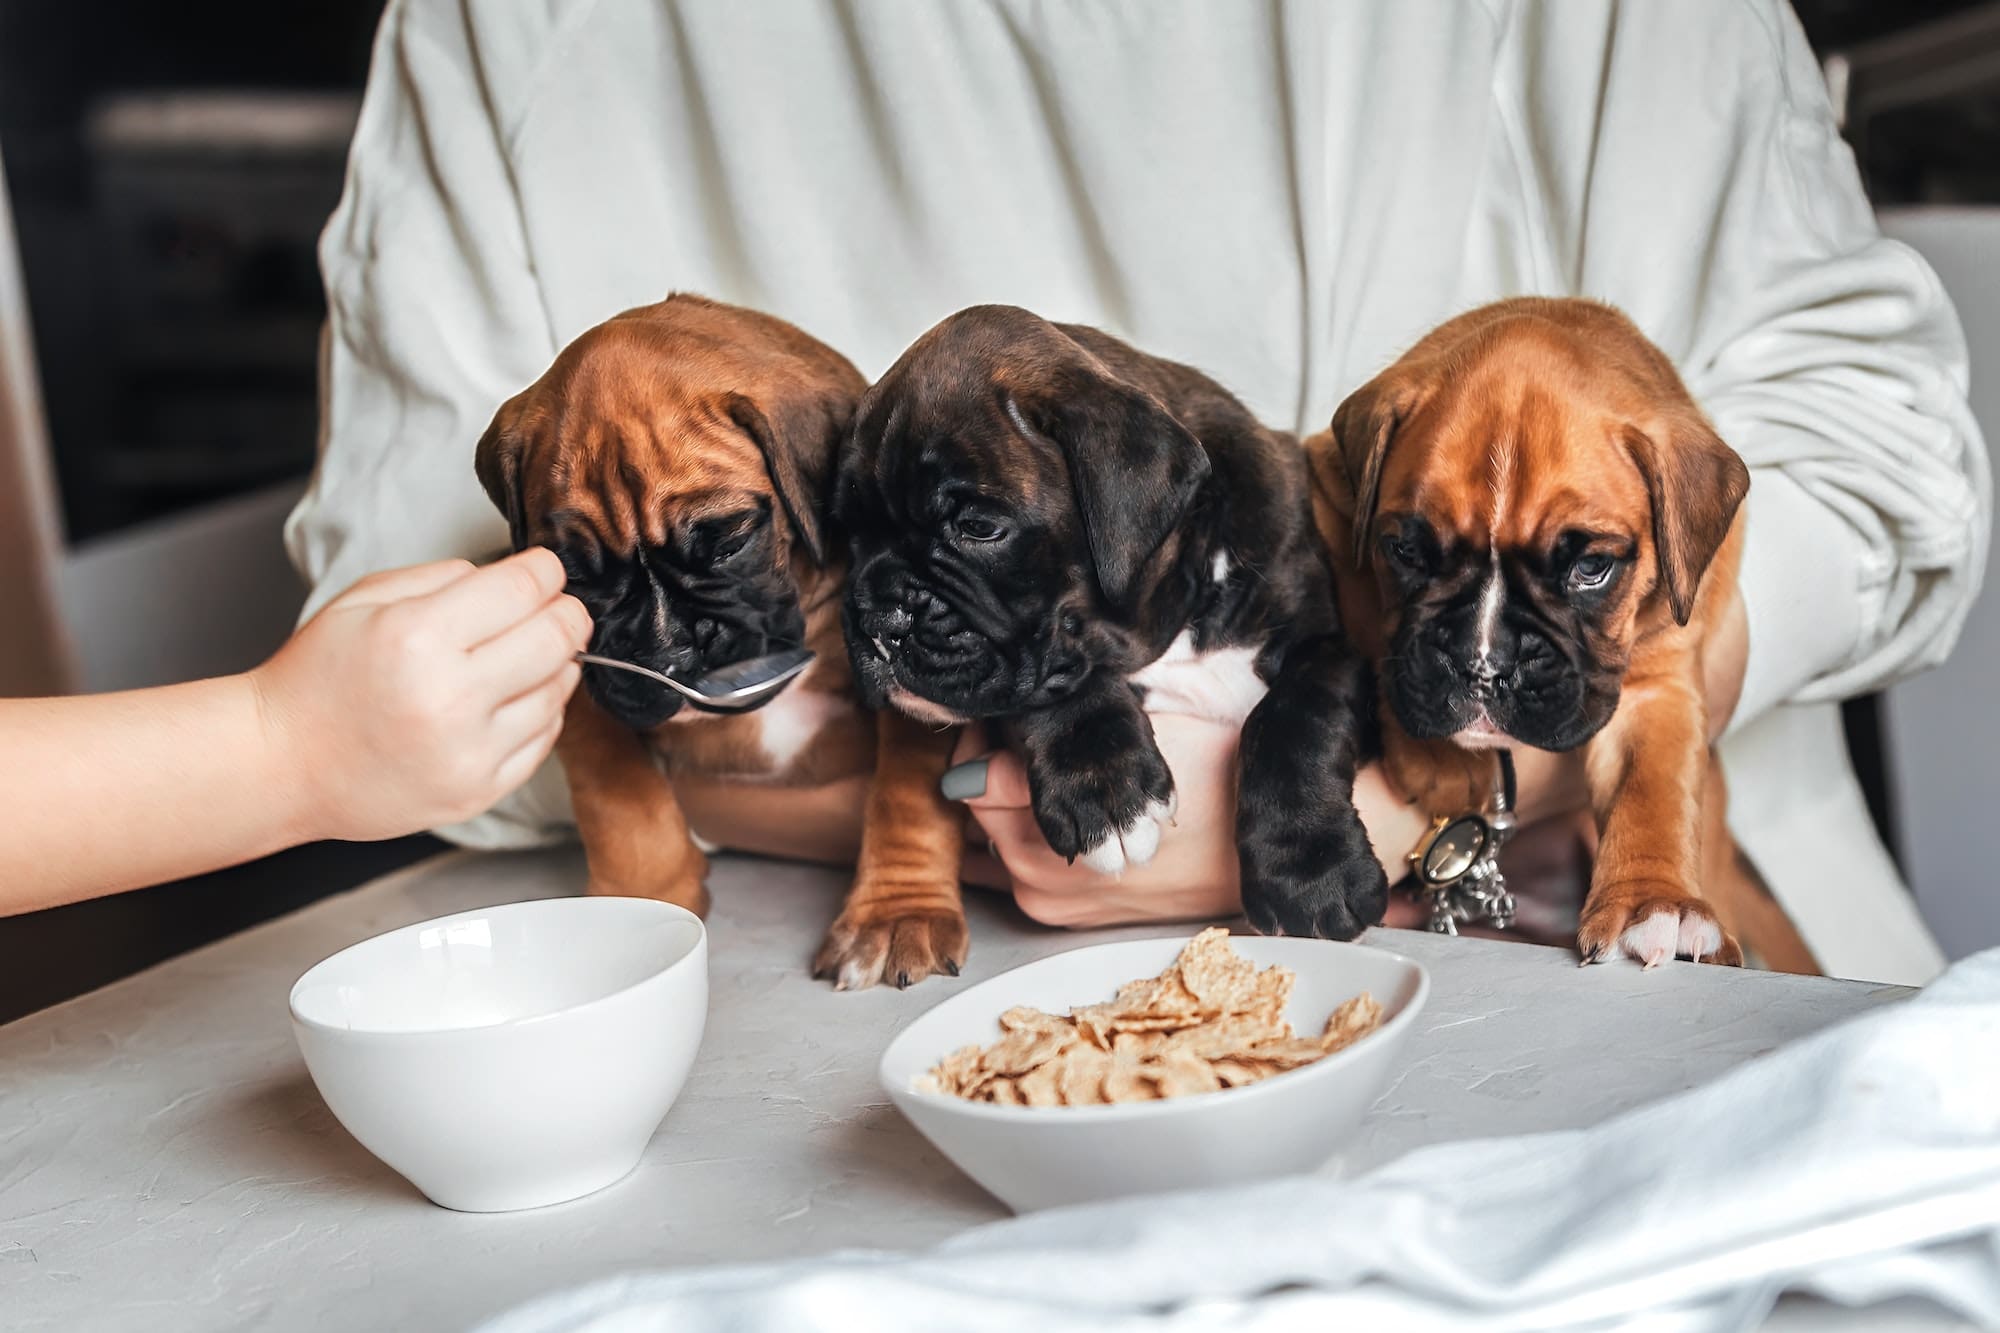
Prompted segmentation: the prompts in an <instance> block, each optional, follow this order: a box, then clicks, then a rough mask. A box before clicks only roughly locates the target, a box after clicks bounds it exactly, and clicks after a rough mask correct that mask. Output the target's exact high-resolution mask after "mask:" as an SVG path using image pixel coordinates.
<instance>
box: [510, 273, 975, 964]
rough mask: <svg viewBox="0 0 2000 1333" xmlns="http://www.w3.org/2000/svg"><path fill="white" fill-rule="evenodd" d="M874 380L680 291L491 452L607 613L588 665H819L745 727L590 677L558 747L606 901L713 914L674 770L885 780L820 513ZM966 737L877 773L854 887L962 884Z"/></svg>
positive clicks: (515, 516) (596, 333)
mask: <svg viewBox="0 0 2000 1333" xmlns="http://www.w3.org/2000/svg"><path fill="white" fill-rule="evenodd" d="M866 387H867V386H866V384H865V382H864V381H863V379H862V377H861V375H860V374H859V372H857V371H856V370H855V369H854V367H853V366H851V365H850V364H848V362H847V360H846V359H845V358H844V357H842V356H841V355H840V354H839V353H837V352H835V351H834V350H833V349H831V348H829V347H827V346H825V345H824V344H822V343H820V342H818V341H816V340H814V339H813V338H811V337H808V336H807V335H806V334H804V333H802V332H800V331H799V330H798V329H796V328H794V327H792V326H791V325H789V324H786V323H784V322H783V321H782V320H778V319H774V318H772V317H771V316H769V315H763V314H759V313H757V312H755V311H752V310H745V309H741V308H738V307H735V306H727V305H721V304H718V303H716V302H713V301H708V300H704V299H702V298H701V297H697V296H687V295H676V296H672V297H669V298H668V299H667V300H665V301H662V302H660V303H659V304H658V305H652V306H645V307H642V308H640V309H637V310H630V311H627V312H625V313H624V314H622V315H619V316H617V317H615V318H613V319H610V320H607V321H606V322H605V323H603V324H600V325H598V326H597V327H596V328H594V329H591V330H590V331H589V332H587V333H585V334H584V335H583V336H581V337H580V338H578V339H577V340H576V341H575V342H574V343H572V344H570V346H568V347H567V348H565V349H564V350H563V352H562V354H561V355H560V356H558V357H557V358H556V361H555V364H554V365H553V366H551V367H550V368H549V370H548V372H547V373H546V374H544V375H543V376H542V378H541V379H539V380H537V381H536V382H535V383H534V384H532V385H530V386H529V387H528V388H527V389H525V390H523V391H522V392H521V393H519V394H517V395H516V396H515V397H513V398H512V399H510V400H508V402H507V403H506V404H504V405H503V406H502V407H501V408H500V410H499V412H498V414H497V415H495V417H494V419H493V424H492V425H491V427H489V428H488V430H487V432H486V435H485V437H484V438H483V439H482V440H481V441H480V443H479V449H478V456H477V468H478V473H479V478H480V480H481V482H482V483H483V484H484V485H485V487H486V491H487V494H488V495H490V496H491V497H492V499H493V502H494V504H495V505H497V506H498V507H499V508H500V510H501V512H502V513H504V514H506V515H507V519H508V524H509V527H510V529H511V532H512V537H513V544H514V546H515V548H516V549H519V548H521V547H524V546H528V545H542V546H547V547H550V548H551V549H553V550H554V551H555V552H556V554H557V555H559V556H560V557H561V558H562V561H563V564H564V566H565V567H566V568H567V569H568V571H569V579H570V582H569V589H570V591H571V592H572V593H574V594H575V595H576V596H577V597H579V598H580V599H581V600H582V601H583V602H584V604H585V605H586V606H587V607H588V608H589V609H590V613H591V615H592V617H593V618H594V620H595V622H596V628H595V630H594V632H593V635H592V638H591V650H592V651H593V652H596V653H600V654H603V655H605V656H608V657H617V658H623V659H625V660H627V661H631V662H637V663H639V664H640V665H642V666H648V667H652V668H653V669H655V670H659V671H666V672H669V673H671V674H675V675H679V676H682V677H693V676H697V675H700V674H702V673H703V672H706V671H709V670H713V669H715V668H717V667H722V666H726V665H728V664H730V663H733V662H740V661H743V660H745V659H747V658H751V657H756V656H759V655H761V654H764V653H767V652H771V651H775V650H777V649H779V648H783V647H789V646H795V645H798V644H804V645H805V646H806V647H809V648H811V649H812V650H813V651H814V652H815V653H816V654H817V655H818V656H817V660H816V661H815V662H814V663H813V665H812V667H811V668H810V669H809V670H808V671H807V672H806V674H805V675H804V676H803V677H801V678H800V679H798V680H797V681H795V682H794V683H793V684H792V685H790V686H789V687H788V688H786V689H785V690H784V691H783V692H782V693H780V694H779V695H778V696H777V697H776V699H775V700H773V701H772V702H770V703H767V704H766V705H764V706H763V707H762V708H761V709H759V710H758V711H755V712H752V713H746V714H741V715H738V716H730V717H718V716H712V715H706V714H701V713H696V712H694V711H692V710H691V709H688V708H687V707H685V706H684V705H683V703H682V701H681V699H680V698H679V696H677V695H675V694H673V693H672V692H670V691H668V690H666V689H664V688H662V687H659V686H657V685H654V684H652V683H651V682H647V681H644V680H642V679H639V678H637V677H633V676H630V675H628V674H626V673H622V672H613V671H607V670H605V669H603V668H600V667H590V668H587V669H586V671H585V673H584V684H585V688H584V689H580V690H578V691H577V693H576V695H575V696H574V698H573V699H572V701H571V704H570V709H569V714H568V717H567V719H566V722H565V725H564V728H563V735H562V739H561V741H560V742H559V743H558V746H557V754H558V756H559V757H560V759H561V762H562V765H563V769H564V772H565V774H566V775H567V777H568V779H569V785H570V792H571V795H572V798H573V801H574V805H575V811H576V820H577V826H578V828H579V830H580V832H581V833H582V837H583V843H584V849H585V853H586V855H587V857H588V859H589V863H590V888H591V890H592V891H593V892H597V893H613V894H633V895H638V896H642V897H651V898H660V899H664V900H666V901H668V902H673V903H678V904H680V905H681V906H684V907H687V908H690V909H692V910H695V911H702V910H705V908H706V906H707V902H708V893H707V889H706V888H705V887H704V885H703V878H704V876H705V875H706V873H707V868H708V866H707V860H706V858H705V857H704V856H703V855H702V853H701V851H700V850H699V849H698V848H697V847H696V846H695V845H694V842H693V840H692V839H691V838H690V837H689V834H688V827H687V822H686V820H685V819H684V818H683V816H682V814H681V810H680V806H679V803H678V802H677V801H676V800H675V797H674V789H673V779H674V777H675V776H677V775H691V774H700V775H704V776H713V777H730V778H736V779H750V780H757V781H765V782H771V783H779V784H808V783H820V782H825V781H828V780H831V779H835V778H840V777H846V776H851V775H853V774H856V773H861V772H865V771H868V769H869V768H870V766H871V765H872V763H873V753H874V740H875V736H874V731H875V727H876V725H877V724H876V722H875V721H874V720H872V719H870V718H868V717H867V716H866V715H865V714H864V713H862V712H861V711H860V710H859V709H858V708H857V707H856V705H855V703H854V701H853V690H852V676H851V672H850V667H849V662H848V655H847V650H846V647H845V645H844V643H843V640H842V635H841V628H840V605H841V591H842V583H843V578H844V573H845V560H844V559H843V557H842V552H841V551H840V550H839V549H838V547H837V544H835V545H830V544H829V543H828V541H827V539H826V537H825V535H824V531H823V528H822V520H821V515H822V513H823V511H824V509H825V506H826V501H827V487H828V485H829V482H830V479H831V476H832V472H833V465H834V456H835V453H836V452H837V450H838V448H839V445H840V441H841V439H842V438H843V437H844V435H845V434H846V431H847V427H848V422H849V419H850V418H851V417H852V415H853V412H854V407H855V404H856V402H857V401H858V400H859V398H860V396H861V393H862V391H863V389H865V388H866ZM882 725H884V726H888V727H894V728H900V727H902V726H904V725H905V724H904V723H903V722H902V721H901V720H899V719H893V718H890V719H887V720H885V721H884V723H883V724H882ZM948 745H949V738H948V737H947V738H936V737H930V736H928V734H927V733H926V734H925V736H924V737H923V742H922V743H919V744H916V745H915V746H914V747H906V749H905V752H904V754H903V757H901V758H900V759H899V760H898V761H897V762H896V763H895V764H892V765H888V766H886V768H885V771H884V772H883V773H881V774H879V775H877V777H876V780H875V784H874V787H873V788H872V789H871V797H870V802H869V823H868V826H867V828H866V829H865V831H864V834H863V853H862V865H861V868H860V875H859V887H857V890H856V892H857V895H859V896H862V897H864V898H867V897H874V898H878V899H882V898H888V897H891V896H892V889H891V886H893V884H894V883H895V882H896V880H897V877H898V876H899V875H900V874H901V873H902V872H903V870H905V869H907V868H908V867H910V866H912V865H917V866H921V867H922V868H923V871H924V873H925V875H926V876H928V877H930V878H933V879H935V878H938V877H943V878H947V879H949V881H950V882H951V884H952V886H953V890H954V892H955V891H956V886H957V875H958V856H959V841H960V834H959V825H958V821H957V820H956V819H955V817H954V816H953V815H952V814H951V813H950V810H949V807H947V806H945V805H944V803H943V799H942V797H940V796H939V795H938V794H937V776H938V774H940V773H942V772H943V769H944V767H945V761H946V758H947V754H946V747H948ZM931 752H936V753H935V759H934V760H933V761H932V762H931V763H930V765H929V767H928V768H926V767H925V766H924V765H923V764H922V763H919V762H917V760H918V759H921V758H922V757H924V756H927V755H929V754H931ZM912 754H914V755H915V756H916V757H917V758H912V757H911V756H912ZM930 768H934V769H935V770H936V771H935V772H932V771H929V770H930ZM941 830H948V832H949V836H948V837H947V836H944V833H943V832H941ZM866 924H867V923H863V925H864V927H865V926H866ZM881 935H882V932H881V931H879V930H877V931H874V932H872V933H871V932H870V931H868V930H867V929H865V928H864V929H862V930H860V931H859V932H857V935H856V937H855V938H853V939H851V940H850V941H849V950H848V952H849V954H853V955H858V959H857V960H856V961H855V966H854V967H853V968H851V969H850V971H849V980H850V984H865V983H866V982H869V981H874V980H879V979H881V978H882V977H883V975H884V974H885V971H886V969H889V968H891V967H892V966H893V965H894V962H895V960H894V959H893V958H892V957H891V956H890V948H889V946H890V943H891V941H890V940H889V939H887V938H880V937H881ZM868 963H872V964H873V969H872V971H869V970H868V969H867V968H865V967H864V966H863V964H868ZM864 972H866V975H865V976H864V975H863V973H864ZM887 974H888V975H890V976H892V977H893V976H894V973H893V972H889V973H887Z"/></svg>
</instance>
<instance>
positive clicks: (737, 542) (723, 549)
mask: <svg viewBox="0 0 2000 1333" xmlns="http://www.w3.org/2000/svg"><path fill="white" fill-rule="evenodd" d="M756 535H757V534H756V533H754V532H739V533H737V534H736V535H735V536H734V537H724V538H723V539H722V540H721V541H719V542H717V543H716V544H715V550H714V551H713V552H712V553H710V555H709V557H708V558H709V560H710V561H711V562H712V563H714V564H718V565H719V564H722V563H724V562H725V561H727V560H731V559H733V558H735V557H736V556H739V555H741V554H743V548H744V547H746V546H748V545H749V544H750V539H751V538H752V537H754V536H756Z"/></svg>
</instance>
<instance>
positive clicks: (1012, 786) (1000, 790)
mask: <svg viewBox="0 0 2000 1333" xmlns="http://www.w3.org/2000/svg"><path fill="white" fill-rule="evenodd" d="M940 786H941V788H942V790H943V791H944V794H945V796H946V798H947V799H950V800H955V801H963V802H964V803H965V804H966V805H968V806H970V807H971V808H973V809H974V810H1025V809H1027V807H1028V804H1029V802H1028V770H1027V769H1026V768H1024V767H1023V766H1022V764H1021V759H1020V756H1019V755H1017V754H1015V753H1014V752H1013V751H1012V750H995V751H993V752H991V753H989V754H984V755H978V756H976V757H974V758H971V759H968V760H966V761H965V762H964V763H961V764H957V765H954V766H953V767H952V768H951V769H950V770H948V771H947V772H946V773H945V776H944V781H943V782H942V783H941V784H940Z"/></svg>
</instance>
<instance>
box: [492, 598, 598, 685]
mask: <svg viewBox="0 0 2000 1333" xmlns="http://www.w3.org/2000/svg"><path fill="white" fill-rule="evenodd" d="M589 644H590V613H589V612H588V611H586V610H584V609H583V603H582V602H579V601H578V600H576V598H574V597H571V596H569V595H567V594H564V595H561V596H558V597H557V598H556V599H555V600H554V601H552V602H550V603H549V604H548V605H546V606H544V607H543V608H542V609H541V610H540V611H537V612H536V613H535V614H534V615H532V616H530V617H528V618H527V619H526V620H523V621H522V622H521V623H520V624H518V625H515V626H514V627H513V628H512V629H509V630H506V631H504V632H502V633H500V634H498V635H496V636H495V637H493V638H491V639H488V640H487V641H486V642H485V643H483V644H481V645H480V646H479V647H478V648H476V649H474V650H473V653H472V663H473V671H474V674H475V676H476V678H477V679H478V680H479V682H480V684H481V685H482V686H483V687H485V688H486V689H488V690H489V691H491V693H492V697H493V698H494V699H495V700H499V701H507V700H512V699H514V698H515V697H516V696H518V695H520V694H523V693H525V692H527V691H529V690H532V689H534V688H535V687H537V686H539V685H541V684H542V683H543V682H544V681H547V680H548V679H549V678H550V677H551V676H552V675H554V674H555V673H556V672H558V671H560V670H561V669H562V668H563V667H565V666H573V665H574V661H573V659H574V658H575V656H576V654H577V653H578V652H580V651H582V650H583V649H584V648H586V647H588V646H589Z"/></svg>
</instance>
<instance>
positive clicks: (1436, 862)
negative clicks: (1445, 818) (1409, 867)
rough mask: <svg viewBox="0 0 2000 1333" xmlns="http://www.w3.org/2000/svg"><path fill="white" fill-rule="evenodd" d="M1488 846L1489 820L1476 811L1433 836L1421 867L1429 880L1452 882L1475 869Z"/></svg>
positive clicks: (1434, 882)
mask: <svg viewBox="0 0 2000 1333" xmlns="http://www.w3.org/2000/svg"><path fill="white" fill-rule="evenodd" d="M1485 850H1486V821H1485V820H1483V819H1481V818H1479V816H1477V815H1463V816H1461V817H1459V818H1457V819H1454V820H1452V821H1451V823H1449V824H1446V825H1445V826H1444V828H1443V830H1442V831H1440V832H1439V833H1438V835H1437V837H1436V838H1434V839H1432V840H1431V845H1430V846H1429V847H1426V848H1425V849H1424V859H1423V864H1422V865H1421V866H1420V867H1418V869H1419V872H1420V873H1421V874H1422V875H1423V878H1424V882H1425V883H1426V884H1449V883H1451V882H1452V881H1453V880H1455V879H1458V878H1460V877H1461V876H1463V875H1464V874H1465V872H1466V871H1468V870H1470V869H1472V867H1473V865H1474V864H1475V863H1477V862H1478V860H1479V854H1480V853H1481V852H1483V851H1485Z"/></svg>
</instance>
